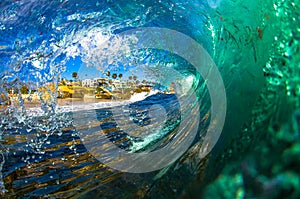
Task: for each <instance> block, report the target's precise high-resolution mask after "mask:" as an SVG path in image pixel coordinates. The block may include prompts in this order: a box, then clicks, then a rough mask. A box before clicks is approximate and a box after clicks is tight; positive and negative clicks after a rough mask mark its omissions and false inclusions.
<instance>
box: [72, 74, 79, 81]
mask: <svg viewBox="0 0 300 199" xmlns="http://www.w3.org/2000/svg"><path fill="white" fill-rule="evenodd" d="M72 77H73V78H74V80H75V81H76V80H77V78H78V74H77V72H73V73H72Z"/></svg>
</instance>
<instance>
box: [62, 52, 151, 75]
mask: <svg viewBox="0 0 300 199" xmlns="http://www.w3.org/2000/svg"><path fill="white" fill-rule="evenodd" d="M119 69H121V70H120V71H110V73H111V75H112V74H113V73H117V75H119V73H122V74H123V78H122V79H125V80H127V79H128V77H129V76H133V75H136V76H137V77H138V79H139V80H143V79H145V77H146V76H145V74H144V73H143V70H142V69H140V70H137V68H131V70H122V67H119ZM73 72H77V73H78V78H79V79H80V80H83V79H92V78H104V77H107V76H106V75H105V74H103V73H102V72H101V71H100V70H98V69H97V68H96V67H87V66H86V64H85V63H83V62H82V61H81V59H80V57H76V58H75V59H74V58H71V59H70V60H69V61H68V62H67V64H66V71H65V72H64V73H62V75H61V76H62V77H63V78H65V79H68V80H71V79H74V78H73V77H72V73H73Z"/></svg>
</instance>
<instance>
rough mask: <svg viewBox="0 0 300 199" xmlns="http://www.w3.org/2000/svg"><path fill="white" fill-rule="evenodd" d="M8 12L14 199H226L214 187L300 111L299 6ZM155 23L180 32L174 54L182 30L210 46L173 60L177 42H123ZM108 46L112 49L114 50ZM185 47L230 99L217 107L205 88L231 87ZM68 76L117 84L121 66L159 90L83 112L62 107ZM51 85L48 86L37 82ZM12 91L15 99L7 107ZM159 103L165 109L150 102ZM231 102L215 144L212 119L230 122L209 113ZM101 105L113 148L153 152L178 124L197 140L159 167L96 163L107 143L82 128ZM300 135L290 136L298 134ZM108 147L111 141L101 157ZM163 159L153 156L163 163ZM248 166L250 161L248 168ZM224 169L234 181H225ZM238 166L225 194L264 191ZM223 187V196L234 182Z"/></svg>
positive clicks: (28, 5)
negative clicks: (61, 86) (62, 85)
mask: <svg viewBox="0 0 300 199" xmlns="http://www.w3.org/2000/svg"><path fill="white" fill-rule="evenodd" d="M0 10H1V12H0V58H1V59H0V65H1V72H0V83H1V88H0V93H1V101H0V102H1V112H0V114H1V124H0V130H1V131H0V139H1V148H0V149H1V164H0V165H1V175H0V187H1V191H2V193H1V194H2V196H3V197H6V198H9V197H20V198H34V197H54V198H55V197H58V198H61V197H62V198H67V197H83V198H84V197H86V198H88V197H91V196H93V197H99V198H115V197H122V198H123V197H124V198H131V197H139V198H154V197H155V198H174V197H183V198H184V197H187V198H189V197H190V198H194V197H207V198H209V197H210V196H214V197H217V196H215V195H213V194H212V193H213V192H214V191H211V190H214V186H216V187H218V185H219V184H218V183H220V184H221V185H222V186H224V184H230V183H231V181H230V182H228V181H226V180H227V178H226V177H227V176H229V177H228V178H230V177H231V176H230V174H231V173H230V172H227V171H228V170H230V169H228V166H229V167H230V166H231V165H233V166H232V167H234V168H235V167H238V166H236V164H235V163H233V162H236V161H237V162H240V161H241V159H243V158H245V157H247V155H249V154H251V153H250V152H252V150H253V149H254V148H255V147H256V146H261V147H260V150H262V149H264V147H263V146H268V144H265V145H263V142H264V141H265V140H266V139H267V137H266V136H267V135H268V136H269V134H271V135H275V134H276V132H280V131H281V129H282V128H281V127H283V126H284V125H285V124H286V123H287V122H288V121H289V120H290V118H292V115H293V113H294V111H295V110H296V109H297V108H298V107H299V95H300V87H299V74H300V73H299V71H300V69H299V64H298V63H299V60H300V59H299V38H300V37H299V34H300V33H299V32H300V29H299V22H298V20H297V19H298V18H299V2H297V1H286V2H281V1H275V0H264V1H258V2H251V1H239V0H236V1H234V0H215V1H211V0H209V1H199V0H198V1H188V2H186V1H180V0H176V1H175V0H174V1H164V0H157V1H156V0H155V1H147V0H143V1H138V0H137V1H122V0H119V1H114V0H107V1H93V0H88V1H76V0H74V1H71V0H69V1H67V0H66V1H63V0H57V1H56V0H55V1H44V0H40V1H33V0H32V1H31V0H20V1H8V0H4V1H2V2H1V3H0ZM149 27H156V28H165V29H169V30H172V31H173V32H172V31H171V32H170V35H169V36H170V37H168V38H171V39H172V38H173V39H174V38H175V41H173V42H174V43H175V44H177V45H175V46H176V48H178V49H183V47H184V45H185V44H186V40H183V41H180V39H177V38H178V37H176V36H173V35H175V33H177V32H180V33H183V34H184V35H186V36H188V37H189V38H192V39H193V41H195V42H196V43H197V44H199V45H201V46H202V47H203V49H205V52H206V53H207V54H205V53H204V54H205V56H204V55H203V54H199V55H198V54H197V52H194V51H192V50H190V51H189V49H187V50H185V52H187V53H186V54H185V55H187V56H186V57H180V55H178V53H177V54H176V52H180V51H178V50H177V49H172V48H170V49H163V50H162V49H151V48H146V49H137V46H138V44H140V43H143V42H144V41H147V39H148V37H149V36H147V35H146V36H144V37H138V36H136V37H131V36H130V35H129V36H126V35H125V36H120V35H122V33H124V32H126V31H131V30H134V29H135V28H149ZM151 30H152V29H151ZM154 32H155V31H154ZM171 33H172V34H171ZM173 33H174V34H173ZM110 38H114V39H111V40H110ZM176 39H177V40H176ZM105 41H114V43H109V42H108V44H107V43H106V44H107V46H105V45H106V44H103V43H105ZM116 41H117V42H116ZM151 42H152V43H151ZM150 44H153V46H164V41H159V40H150ZM102 46H104V47H102ZM191 46H192V47H195V46H193V45H191ZM192 47H191V48H190V49H193V48H192ZM124 49H125V50H124ZM100 50H101V51H100ZM121 51H122V53H120V52H121ZM124 52H125V53H124ZM201 52H202V51H201ZM188 55H190V57H191V59H193V60H198V61H199V60H205V61H207V60H210V59H211V60H212V61H213V62H214V65H215V66H216V69H217V71H218V72H219V73H220V76H221V78H222V84H224V88H225V92H226V98H224V99H223V98H220V99H218V100H219V101H221V102H224V104H226V107H225V106H215V107H213V108H212V106H213V105H212V104H213V99H212V98H210V97H212V92H211V90H210V88H211V87H210V85H215V87H216V88H215V89H220V91H221V90H222V88H221V87H219V86H220V85H219V84H218V83H217V82H216V83H215V84H214V82H211V79H212V78H214V77H215V76H213V77H211V76H209V74H210V73H209V72H208V73H207V76H203V74H202V73H201V70H198V69H197V68H196V67H195V65H193V63H191V62H189V60H187V59H185V58H187V57H188ZM207 57H210V59H208V58H207ZM204 58H205V59H204ZM206 59H207V60H206ZM199 62H200V61H199ZM207 62H208V63H210V61H207ZM201 63H203V62H201ZM212 68H213V67H212ZM199 71H200V72H199ZM209 71H213V69H211V70H209ZM73 72H78V75H79V79H87V78H94V77H99V78H100V77H101V78H103V77H105V78H108V77H107V75H106V74H107V73H108V72H111V73H116V74H119V73H122V74H123V77H120V78H118V80H124V81H125V80H126V81H127V80H129V76H137V77H138V79H139V80H140V81H141V82H142V80H145V82H147V81H148V82H151V83H152V84H153V85H155V88H157V89H158V90H160V91H159V93H160V94H156V95H151V96H148V98H146V99H142V100H138V101H135V102H128V101H126V100H125V101H124V102H118V103H119V104H117V105H116V106H115V105H112V104H113V103H116V102H113V101H112V102H111V104H110V105H108V106H110V107H111V106H114V107H115V108H112V109H110V108H109V107H105V106H106V105H101V106H100V107H98V108H94V109H91V110H90V109H88V110H87V109H86V108H84V109H82V110H81V112H80V111H79V113H78V112H76V111H75V112H74V111H70V110H69V109H67V110H66V109H64V108H63V107H61V106H60V105H59V100H58V99H57V96H58V93H57V85H58V82H59V81H61V79H60V78H62V77H63V78H67V79H72V78H73V77H72V73H73ZM211 74H214V75H215V74H216V73H211ZM109 78H110V77H109ZM122 78H123V79H122ZM111 79H112V78H111ZM216 79H217V78H216ZM74 81H76V77H75V78H74ZM24 85H26V87H27V88H28V89H29V91H34V92H36V95H37V96H38V97H39V99H40V102H39V103H36V104H35V103H32V104H31V105H30V107H31V108H34V109H31V111H28V110H29V108H28V104H29V103H28V100H29V101H30V100H31V98H32V97H30V96H29V99H24V98H22V95H21V91H22V88H23V86H24ZM49 85H54V86H52V87H54V89H52V88H51V86H49ZM170 85H176V89H175V94H169V92H170ZM43 86H44V87H47V88H46V90H47V91H45V90H39V89H38V88H41V87H43ZM12 90H15V91H16V94H15V95H14V96H15V99H14V100H11V101H9V100H8V99H9V97H11V92H12ZM45 93H48V94H45ZM163 93H164V94H163ZM219 93H221V92H219ZM174 96H175V97H174ZM220 96H223V95H221V94H220ZM157 98H158V99H157ZM82 103H83V105H88V103H85V102H82ZM126 103H127V104H126ZM128 103H129V105H128ZM71 105H72V104H71ZM127 105H128V106H127ZM153 105H158V106H154V108H153V109H151V108H150V107H151V106H153ZM74 107H77V106H75V105H74ZM65 108H66V107H65ZM224 110H225V113H226V119H225V124H224V127H223V125H222V127H223V128H222V134H221V135H220V137H218V136H216V137H213V136H212V137H210V138H219V139H216V140H217V141H218V142H217V143H216V145H214V144H215V143H214V142H213V141H210V142H208V145H205V144H206V142H205V141H204V140H205V137H206V135H207V132H208V129H209V124H210V122H212V123H213V124H215V126H218V125H219V124H220V123H222V122H221V121H220V120H214V117H213V116H214V113H215V115H218V113H219V114H221V112H223V111H224ZM35 111H36V112H35ZM95 111H96V117H95V119H94V120H93V122H94V123H93V124H92V125H94V126H93V128H94V127H95V126H97V125H98V127H99V126H100V127H101V129H102V130H103V131H104V132H105V135H106V136H107V138H108V140H109V141H110V142H111V143H113V145H115V146H116V147H117V148H118V149H121V150H124V151H127V152H130V153H133V154H135V153H136V154H137V153H141V152H146V153H148V152H149V153H150V152H152V151H155V150H158V149H161V148H164V147H165V146H166V145H167V144H168V143H171V142H172V141H173V140H176V138H177V137H176V136H177V135H178V134H179V132H183V135H184V136H183V138H185V137H188V138H190V139H191V144H190V145H188V148H187V149H186V150H183V151H179V150H178V151H176V150H175V149H174V152H173V153H174V154H177V156H176V158H175V160H174V161H171V162H170V163H168V164H166V165H165V166H164V167H162V168H159V169H153V170H151V169H150V170H147V171H146V172H138V173H130V172H126V171H128V170H126V169H124V170H122V171H119V170H117V169H116V168H115V167H111V166H110V165H108V164H104V163H103V162H101V161H99V159H98V158H97V157H98V156H97V155H98V152H97V151H95V146H96V145H97V144H99V142H98V143H97V142H96V143H95V144H94V145H90V143H93V142H92V141H93V139H97V138H96V137H92V138H91V140H92V141H91V142H86V141H84V140H83V139H82V135H81V132H82V129H93V128H92V127H91V126H87V125H90V124H89V121H90V122H91V121H92V119H91V118H92V117H94V113H95ZM151 111H152V112H151ZM125 113H126V114H127V113H130V114H131V115H130V114H129V116H128V114H127V115H126V114H125ZM151 114H152V116H153V115H154V116H157V119H156V120H155V119H153V118H151ZM154 118H155V117H154ZM211 118H213V119H211ZM294 118H295V117H294ZM296 118H297V117H296ZM211 120H212V121H211ZM115 121H119V123H118V124H116V123H115ZM76 122H79V123H76ZM127 122H133V123H130V125H128V123H127ZM181 124H184V125H183V126H181ZM139 127H147V129H148V130H147V131H143V130H140V128H139ZM156 129H159V130H156ZM270 129H271V130H270ZM125 130H126V132H125ZM287 131H288V130H287ZM143 133H144V134H143ZM147 133H148V134H147ZM149 133H150V134H149ZM193 133H195V136H191V137H190V134H193ZM272 133H273V134H272ZM141 135H143V136H144V137H143V136H141ZM276 135H277V134H276ZM271 137H272V136H271ZM275 137H276V136H275ZM297 139H298V137H297V136H295V138H294V140H295V142H297ZM211 140H212V139H211ZM262 140H263V142H262ZM294 140H293V141H294ZM94 141H95V140H94ZM181 142H183V139H179V140H177V142H175V143H176V144H175V145H174V146H179V145H180V143H181ZM183 143H185V142H183ZM203 143H205V144H203ZM102 144H103V143H101V145H102ZM211 145H213V146H212V147H211ZM90 146H92V148H90ZM103 146H106V145H105V144H103ZM205 146H207V147H208V148H209V149H211V148H212V150H209V149H207V147H206V148H205ZM272 146H273V145H272ZM93 147H94V148H93ZM210 147H211V148H210ZM258 148H259V147H258ZM266 148H268V147H266ZM296 148H297V147H296ZM111 149H112V148H111V147H107V148H105V150H104V153H105V152H107V153H109V151H110V150H111ZM282 150H283V151H284V149H282ZM203 151H204V152H203ZM206 151H207V153H208V155H206ZM264 151H266V150H264ZM112 154H114V153H112ZM170 154H172V153H170ZM203 154H205V156H204V157H203ZM110 159H111V157H106V158H105V160H110ZM162 159H164V158H162ZM165 159H167V158H166V156H165ZM270 161H271V160H270ZM137 162H139V161H137ZM162 162H163V160H162ZM250 162H251V161H250ZM267 162H268V161H267ZM159 163H160V161H157V162H154V163H153V162H151V161H149V164H153V165H154V166H155V165H156V164H157V165H159ZM246 163H247V166H246V168H248V167H249V168H252V167H251V164H250V166H249V165H248V162H247V161H246ZM237 164H238V163H237ZM264 165H267V164H264ZM129 166H130V165H129ZM226 166H227V167H226ZM224 167H225V173H223V176H225V177H224V178H225V180H224V179H223V178H217V177H218V176H219V175H220V173H221V171H222V169H223V168H224ZM262 167H263V166H262ZM226 168H227V170H226ZM244 168H245V167H244ZM264 169H265V168H263V169H262V170H264ZM237 170H238V169H237ZM246 170H247V169H246ZM149 171H151V172H149ZM226 172H227V173H226ZM236 173H237V174H236V175H235V177H236V178H234V180H235V181H234V182H236V184H238V183H240V184H238V186H232V187H231V189H232V190H233V191H232V192H233V194H232V195H230V194H229V195H228V194H227V195H224V197H227V198H232V197H233V195H234V197H237V198H239V197H240V198H242V197H247V196H249V197H252V196H253V197H260V196H261V195H262V196H263V197H267V196H268V195H267V194H265V192H264V191H262V192H263V193H257V194H256V192H258V191H257V190H256V189H250V190H251V191H250V192H247V188H245V187H247V186H242V185H241V184H243V182H244V184H247V183H246V182H247V180H248V181H250V182H251V180H249V178H251V177H248V178H243V175H244V177H245V172H244V173H242V172H240V173H239V172H236ZM246 173H247V172H246ZM275 173H276V172H274V175H275ZM276 175H277V174H276ZM295 175H296V176H297V175H298V174H295ZM221 176H222V175H221ZM250 176H251V175H250ZM262 176H263V174H262ZM266 176H267V175H266ZM267 177H269V176H267ZM267 177H266V178H267ZM242 178H243V179H244V180H241V179H242ZM269 178H270V179H271V177H269ZM222 180H223V181H222ZM255 182H256V181H255ZM210 183H212V184H211V185H210ZM233 184H234V183H233ZM236 184H235V185H236ZM254 184H255V183H254ZM266 184H267V183H266ZM279 184H280V183H279ZM208 185H209V187H208V188H207V189H205V187H206V186H208ZM267 185H269V184H267ZM222 186H221V188H220V190H226V188H223V187H222ZM282 186H283V185H282ZM225 187H226V186H225ZM231 189H230V190H231ZM201 194H202V195H201ZM210 194H212V195H210ZM224 194H225V193H224ZM247 194H248V195H247ZM264 194H265V195H264ZM220 195H221V196H222V193H221V194H220ZM220 195H218V196H219V197H220ZM270 197H271V196H270ZM278 197H279V196H278ZM296 197H297V195H296V196H295V198H296ZM274 198H276V196H274Z"/></svg>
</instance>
